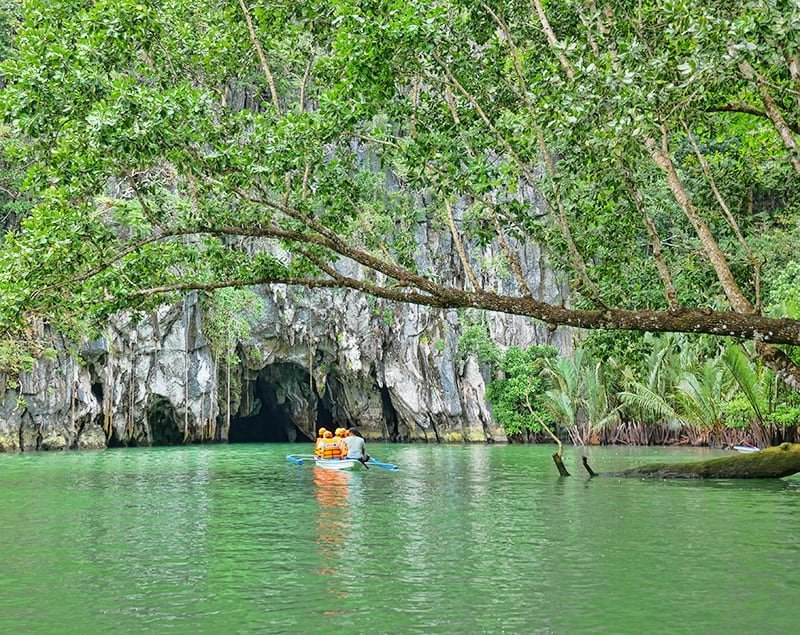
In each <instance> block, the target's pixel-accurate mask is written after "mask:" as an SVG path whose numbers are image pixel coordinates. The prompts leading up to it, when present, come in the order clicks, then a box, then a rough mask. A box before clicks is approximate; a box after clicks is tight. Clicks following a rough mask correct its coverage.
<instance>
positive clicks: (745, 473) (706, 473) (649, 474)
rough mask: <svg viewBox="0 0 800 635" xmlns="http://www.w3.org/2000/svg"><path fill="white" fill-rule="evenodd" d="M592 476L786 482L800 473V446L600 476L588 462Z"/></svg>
mask: <svg viewBox="0 0 800 635" xmlns="http://www.w3.org/2000/svg"><path fill="white" fill-rule="evenodd" d="M583 464H584V467H586V469H587V471H588V472H589V475H590V476H626V477H628V476H632V477H634V478H674V479H717V478H720V479H721V478H782V477H784V476H791V475H792V474H796V473H797V472H800V443H781V444H780V445H778V446H775V447H771V448H766V449H764V450H760V451H759V452H753V453H751V454H732V455H731V456H725V457H722V458H719V459H709V460H707V461H693V462H691V463H653V464H651V465H643V466H641V467H635V468H631V469H629V470H622V471H621V472H604V473H601V474H596V473H595V472H594V471H593V470H592V469H591V468H590V467H589V464H588V463H587V461H586V459H585V458H584V461H583Z"/></svg>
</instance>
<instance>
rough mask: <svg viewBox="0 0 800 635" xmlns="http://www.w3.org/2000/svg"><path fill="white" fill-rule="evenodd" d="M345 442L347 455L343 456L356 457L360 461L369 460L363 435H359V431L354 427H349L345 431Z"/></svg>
mask: <svg viewBox="0 0 800 635" xmlns="http://www.w3.org/2000/svg"><path fill="white" fill-rule="evenodd" d="M345 443H347V456H345V458H347V459H357V460H359V461H361V462H362V463H366V462H367V461H369V456H368V455H367V444H366V443H365V441H364V437H362V436H361V433H360V432H359V431H358V430H356V429H355V428H350V429H349V430H348V431H347V437H345Z"/></svg>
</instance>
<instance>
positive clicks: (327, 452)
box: [322, 438, 342, 459]
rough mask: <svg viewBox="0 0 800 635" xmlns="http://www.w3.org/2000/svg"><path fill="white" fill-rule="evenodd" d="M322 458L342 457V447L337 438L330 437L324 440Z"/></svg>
mask: <svg viewBox="0 0 800 635" xmlns="http://www.w3.org/2000/svg"><path fill="white" fill-rule="evenodd" d="M322 458H323V459H340V458H342V449H341V448H340V447H339V443H338V442H337V440H336V439H335V438H328V439H323V440H322Z"/></svg>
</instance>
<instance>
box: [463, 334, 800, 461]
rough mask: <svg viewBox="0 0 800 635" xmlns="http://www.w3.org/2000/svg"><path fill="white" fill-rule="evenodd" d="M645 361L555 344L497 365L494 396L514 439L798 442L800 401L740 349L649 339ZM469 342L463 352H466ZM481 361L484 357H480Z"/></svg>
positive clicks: (514, 352) (515, 352)
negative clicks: (544, 435)
mask: <svg viewBox="0 0 800 635" xmlns="http://www.w3.org/2000/svg"><path fill="white" fill-rule="evenodd" d="M643 340H644V341H643V342H642V345H643V347H646V348H648V349H649V350H650V354H649V355H648V356H646V357H643V358H638V356H637V358H638V361H631V360H624V359H619V358H614V357H611V356H609V357H606V358H604V360H603V362H602V363H601V362H600V361H597V359H596V358H594V357H593V356H592V355H591V354H590V353H589V352H588V351H589V349H591V348H593V347H594V346H593V344H596V343H592V342H591V341H590V342H587V343H585V344H584V345H583V346H581V347H580V348H578V349H577V351H576V352H575V354H574V355H573V356H571V357H569V358H567V357H559V356H558V355H557V354H556V351H555V349H553V348H551V347H546V346H544V347H539V346H534V347H531V348H530V349H528V350H526V351H523V350H520V349H517V348H510V349H508V350H507V351H505V352H504V353H503V354H502V355H501V356H500V357H499V358H498V361H496V362H490V363H489V365H490V369H491V373H492V380H491V381H490V383H489V385H488V386H487V398H488V399H489V401H490V402H491V403H492V407H493V414H494V417H495V418H496V420H497V421H498V423H500V424H501V425H502V426H503V427H504V428H505V430H506V432H507V433H508V434H509V435H510V436H511V437H512V438H514V437H516V438H526V437H527V436H528V434H529V433H534V434H538V433H541V432H542V431H543V430H544V427H543V426H548V427H550V428H551V429H553V430H556V432H557V434H558V435H559V436H561V437H564V438H569V439H570V440H571V441H572V442H573V443H576V444H587V443H602V442H614V441H622V442H626V443H628V442H640V443H648V442H672V443H678V442H682V443H691V444H695V445H699V444H710V445H717V446H719V445H725V444H729V443H734V442H737V441H740V440H742V439H745V438H747V439H749V440H750V441H751V442H753V443H756V444H758V445H760V446H767V445H770V444H772V443H773V442H780V441H782V440H784V439H786V438H790V439H793V438H794V435H795V431H796V429H797V427H798V425H799V424H800V398H799V397H798V395H797V393H796V392H795V391H793V390H791V389H789V388H788V387H786V386H785V385H783V384H782V383H781V382H779V381H778V377H777V375H776V373H775V372H774V371H772V370H770V369H769V368H767V367H765V366H764V365H763V364H760V363H758V362H757V361H756V362H753V361H751V359H750V357H752V351H751V355H750V357H748V355H747V354H746V352H745V351H744V350H742V349H741V348H740V347H739V346H737V345H728V346H727V347H717V349H716V352H714V353H713V354H711V355H710V356H709V355H708V353H707V351H706V350H704V349H707V348H708V347H713V346H714V345H715V344H716V343H715V342H714V341H713V340H708V339H705V340H703V339H697V338H694V339H689V338H687V337H685V336H676V335H660V336H653V335H645V336H644V338H643ZM467 341H468V340H465V339H462V342H461V345H463V346H467ZM471 353H472V354H477V351H475V350H473V351H471Z"/></svg>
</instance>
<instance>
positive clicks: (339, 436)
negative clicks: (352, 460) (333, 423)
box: [333, 428, 347, 458]
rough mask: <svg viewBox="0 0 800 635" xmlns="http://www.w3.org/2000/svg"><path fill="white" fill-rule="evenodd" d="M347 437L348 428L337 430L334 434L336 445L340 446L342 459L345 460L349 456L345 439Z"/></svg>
mask: <svg viewBox="0 0 800 635" xmlns="http://www.w3.org/2000/svg"><path fill="white" fill-rule="evenodd" d="M346 436H347V428H336V431H335V432H334V433H333V440H334V441H335V442H336V445H338V446H339V452H340V456H341V458H345V456H347V441H346V439H345V437H346Z"/></svg>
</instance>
